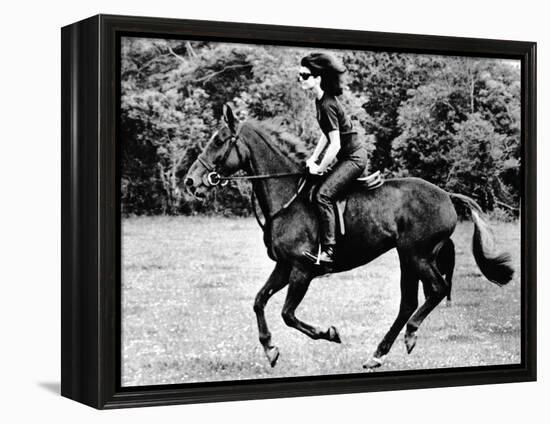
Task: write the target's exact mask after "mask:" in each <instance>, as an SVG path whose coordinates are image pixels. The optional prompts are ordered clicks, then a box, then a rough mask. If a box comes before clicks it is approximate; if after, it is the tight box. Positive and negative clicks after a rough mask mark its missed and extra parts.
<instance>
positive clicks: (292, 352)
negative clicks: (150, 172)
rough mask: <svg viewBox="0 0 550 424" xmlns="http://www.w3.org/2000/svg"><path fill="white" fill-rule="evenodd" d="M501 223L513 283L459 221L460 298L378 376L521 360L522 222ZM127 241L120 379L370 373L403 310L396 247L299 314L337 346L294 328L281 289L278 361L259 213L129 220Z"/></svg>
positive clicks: (396, 352) (327, 287) (329, 280)
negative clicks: (484, 258) (487, 273)
mask: <svg viewBox="0 0 550 424" xmlns="http://www.w3.org/2000/svg"><path fill="white" fill-rule="evenodd" d="M493 228H494V229H495V234H496V236H497V242H498V246H502V247H504V248H506V249H507V250H508V251H510V253H511V254H512V257H513V262H514V266H515V269H516V271H517V272H516V275H515V276H514V279H513V281H512V282H511V283H510V284H509V285H507V286H505V287H502V288H499V287H497V286H495V285H493V284H491V283H489V282H488V281H487V280H485V279H484V278H483V277H482V276H481V274H480V272H479V270H478V268H477V266H476V265H475V263H474V260H473V256H472V254H471V240H472V233H473V225H472V224H471V223H469V222H464V223H460V224H459V225H458V227H457V230H456V232H455V234H454V235H453V240H454V241H455V244H456V251H457V261H456V270H455V277H454V286H453V302H452V305H451V306H446V305H445V301H444V302H442V303H441V305H440V306H439V307H438V308H436V309H435V311H434V312H432V313H431V315H430V316H429V317H428V318H427V319H426V321H425V322H424V324H423V325H422V326H421V327H420V330H419V331H418V342H417V345H416V348H415V350H414V351H413V352H412V353H411V354H410V355H407V353H406V351H405V347H404V344H403V335H402V334H401V335H400V336H399V337H398V339H397V340H396V342H395V345H394V346H393V349H392V351H391V352H390V354H389V355H388V356H387V359H386V363H385V364H384V366H383V367H382V368H380V369H379V371H377V372H384V371H395V370H412V369H429V368H441V367H463V366H478V365H497V364H516V363H519V362H520V328H521V326H520V281H519V274H520V272H519V270H520V268H519V267H520V263H519V256H520V228H519V224H518V223H493ZM122 245H123V249H122V250H123V255H122V267H123V274H122V324H123V325H122V350H123V352H122V384H123V386H137V385H150V384H174V383H188V382H197V381H219V380H237V379H256V378H273V377H288V376H305V375H326V374H339V373H358V372H363V369H362V367H361V366H362V364H363V362H364V361H365V360H367V359H368V358H369V357H370V355H371V354H372V353H373V352H374V349H375V348H376V346H377V344H378V342H379V341H380V339H381V338H382V336H383V335H384V334H385V332H386V331H387V330H388V329H389V327H390V325H391V324H392V322H393V319H394V318H395V316H396V314H397V310H398V306H399V266H398V260H397V254H396V253H395V251H391V252H389V253H387V254H386V255H384V256H382V257H380V258H378V259H377V260H376V261H374V262H372V263H370V264H368V265H366V266H364V267H361V268H359V269H356V270H353V271H350V272H346V273H342V274H338V275H331V276H329V277H323V278H319V279H316V280H314V281H313V283H312V284H311V286H310V289H309V291H308V293H307V295H306V297H305V299H304V301H303V302H302V304H301V305H300V307H299V308H298V311H297V316H298V317H300V318H301V319H303V320H304V321H305V322H307V323H311V324H314V325H317V326H319V327H321V328H327V327H328V326H329V325H334V326H335V327H337V328H338V330H339V332H340V336H341V338H342V344H340V345H339V344H335V343H330V342H327V341H322V340H320V341H314V340H311V339H309V338H308V337H306V336H305V335H303V334H302V333H299V332H298V331H296V330H294V329H291V328H289V327H287V326H286V325H285V324H284V323H283V321H282V319H281V314H280V312H281V309H282V305H283V301H284V296H285V293H286V290H283V291H282V292H280V293H278V294H276V295H275V296H274V297H273V298H272V299H271V301H270V302H269V303H268V305H267V308H266V318H267V322H268V325H269V326H270V329H271V332H272V335H273V342H274V343H275V345H277V346H278V347H279V349H280V351H281V356H280V358H279V361H278V363H277V366H276V367H275V368H271V367H270V366H269V363H268V362H267V360H266V359H265V357H264V354H263V349H262V348H261V345H260V343H259V341H258V331H257V328H256V319H255V315H254V312H253V310H252V304H253V300H254V297H255V295H256V292H257V291H258V290H259V289H260V287H261V286H262V285H263V283H264V282H265V280H266V279H267V277H268V276H269V274H270V272H271V270H272V269H273V266H274V263H273V262H272V261H271V260H270V259H269V258H268V257H267V254H266V250H265V247H264V245H263V241H262V233H261V230H260V228H259V227H258V226H257V224H256V222H255V221H254V219H253V218H252V219H235V218H231V219H230V218H220V217H216V218H210V217H140V218H128V219H124V220H123V234H122ZM419 298H420V300H421V301H422V299H423V295H422V292H421V291H420V294H419Z"/></svg>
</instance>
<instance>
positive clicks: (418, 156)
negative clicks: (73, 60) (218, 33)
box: [121, 37, 521, 217]
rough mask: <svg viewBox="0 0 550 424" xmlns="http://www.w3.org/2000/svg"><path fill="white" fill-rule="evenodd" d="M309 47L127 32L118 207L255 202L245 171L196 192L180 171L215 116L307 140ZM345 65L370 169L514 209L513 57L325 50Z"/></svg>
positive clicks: (244, 207) (189, 209)
mask: <svg viewBox="0 0 550 424" xmlns="http://www.w3.org/2000/svg"><path fill="white" fill-rule="evenodd" d="M310 50H311V49H303V48H290V47H279V46H268V45H266V46H258V45H246V44H233V43H217V42H201V41H180V40H160V39H143V38H130V37H125V38H123V39H122V64H121V65H122V66H121V73H122V75H121V83H122V99H121V103H122V108H121V109H122V110H121V113H122V116H121V133H122V137H121V142H122V143H123V146H122V183H121V190H122V212H123V214H125V215H129V214H137V215H141V214H149V215H154V214H195V213H214V214H216V213H224V214H235V215H248V214H249V213H250V205H249V198H250V185H249V184H248V183H246V182H242V183H238V184H235V185H230V186H228V187H226V188H224V189H223V190H222V191H220V190H212V192H211V193H210V194H209V196H208V197H207V200H206V202H204V203H199V202H196V201H195V200H193V199H192V198H191V197H190V196H188V195H187V194H186V193H185V192H184V191H182V190H180V189H179V185H180V184H181V181H179V179H180V177H181V176H182V175H185V173H186V171H187V169H188V168H189V166H190V165H191V164H192V163H193V161H194V160H195V159H196V157H197V156H198V154H199V153H200V152H201V150H202V148H203V147H204V145H205V143H206V142H207V141H208V139H209V138H210V136H211V134H212V132H213V131H214V129H215V128H217V125H218V124H219V119H220V116H221V110H222V105H223V104H224V103H226V102H228V101H230V102H232V104H233V105H234V106H235V109H236V111H237V114H238V116H240V117H241V118H242V119H245V118H246V117H251V118H256V119H259V120H262V119H267V118H279V119H280V120H281V121H282V122H283V123H284V125H285V126H286V127H287V129H288V131H289V132H291V133H293V134H295V135H296V136H297V137H298V138H299V139H300V140H302V141H303V143H304V144H305V145H306V146H308V147H310V148H313V146H314V144H315V142H316V140H317V139H318V137H319V134H320V130H319V128H318V124H317V122H316V120H315V113H314V104H313V102H312V100H311V99H310V98H309V97H308V96H307V94H306V93H304V92H303V91H302V90H301V88H300V87H299V85H298V83H297V69H298V66H299V63H300V59H301V57H302V56H304V55H305V54H307V53H308V52H309V51H310ZM332 53H333V54H334V55H336V56H337V57H338V58H340V59H341V60H342V62H343V63H344V65H345V66H346V68H347V70H348V71H347V73H346V78H347V86H346V89H345V90H344V94H343V95H342V96H341V101H342V103H343V105H344V107H345V109H346V110H347V112H348V113H350V114H351V116H352V118H353V119H354V120H355V121H356V123H355V125H359V126H360V127H361V129H362V130H363V131H364V133H365V134H367V135H368V137H367V140H368V142H369V144H370V145H369V148H370V150H371V155H370V164H369V167H370V169H371V170H373V171H374V170H377V169H380V170H382V171H383V173H384V174H385V176H386V177H392V176H417V177H421V178H424V179H426V180H428V181H430V182H432V183H434V184H436V185H438V186H440V187H441V188H443V189H445V190H448V191H453V192H457V193H464V194H468V195H470V196H472V197H473V198H474V199H475V200H476V201H478V202H479V203H480V205H481V206H482V207H483V209H484V210H486V211H489V212H493V213H495V214H496V215H498V216H503V217H504V216H517V214H518V213H519V201H520V195H521V193H520V165H521V163H520V157H521V143H520V122H521V119H520V111H521V104H520V89H521V85H520V68H519V63H518V62H517V61H516V62H514V61H505V60H498V59H480V58H467V57H447V56H433V55H418V54H402V53H384V52H367V51H352V50H346V51H341V50H339V51H332Z"/></svg>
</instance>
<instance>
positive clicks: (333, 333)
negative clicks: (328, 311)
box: [328, 325, 342, 343]
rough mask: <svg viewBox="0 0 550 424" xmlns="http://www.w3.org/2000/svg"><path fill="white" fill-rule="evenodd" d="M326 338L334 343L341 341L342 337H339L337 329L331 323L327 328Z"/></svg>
mask: <svg viewBox="0 0 550 424" xmlns="http://www.w3.org/2000/svg"><path fill="white" fill-rule="evenodd" d="M328 340H329V341H330V342H334V343H342V339H340V334H338V330H337V329H336V328H335V327H333V326H332V325H331V326H330V327H329V329H328Z"/></svg>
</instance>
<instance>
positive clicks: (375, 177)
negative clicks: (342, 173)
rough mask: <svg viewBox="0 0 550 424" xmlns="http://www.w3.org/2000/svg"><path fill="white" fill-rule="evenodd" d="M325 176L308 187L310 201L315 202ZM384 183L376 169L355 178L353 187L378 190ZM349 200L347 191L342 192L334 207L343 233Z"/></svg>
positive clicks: (337, 222)
mask: <svg viewBox="0 0 550 424" xmlns="http://www.w3.org/2000/svg"><path fill="white" fill-rule="evenodd" d="M323 180H324V178H323V176H322V175H321V176H319V177H318V178H315V180H314V181H313V182H312V184H311V186H310V187H309V189H308V193H307V199H308V200H309V202H310V203H313V202H314V198H315V194H316V193H317V190H318V189H319V186H320V185H321V183H322V182H323ZM383 184H384V178H382V174H381V173H380V171H376V172H374V173H372V174H367V175H361V176H360V177H358V178H357V180H355V183H354V184H353V187H352V188H356V187H358V186H359V187H361V188H362V189H363V190H366V191H371V190H376V189H377V188H379V187H381V186H382V185H383ZM347 201H348V196H347V193H342V195H341V197H340V198H338V199H336V202H335V203H334V208H335V211H336V216H337V217H338V219H337V220H336V226H337V228H338V231H339V232H340V234H341V235H344V234H346V225H345V222H344V212H345V211H346V205H347Z"/></svg>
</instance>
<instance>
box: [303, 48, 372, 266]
mask: <svg viewBox="0 0 550 424" xmlns="http://www.w3.org/2000/svg"><path fill="white" fill-rule="evenodd" d="M301 65H302V66H301V68H300V73H299V79H300V81H301V87H302V89H303V90H308V91H312V92H313V93H314V94H315V107H316V110H317V121H318V123H319V126H320V127H321V131H322V133H323V134H322V135H321V138H320V139H319V141H318V142H317V146H316V147H315V150H314V151H313V154H312V155H311V157H310V158H309V159H308V160H307V161H306V165H307V168H308V170H309V172H310V173H311V174H315V175H321V174H323V173H325V172H326V171H327V170H328V167H329V165H330V164H331V163H332V162H333V161H334V159H335V158H336V159H337V163H336V164H335V165H334V167H333V168H332V170H330V171H328V175H327V176H326V178H325V180H324V182H323V183H322V184H321V186H320V187H319V190H318V191H317V194H316V196H315V204H316V206H317V210H318V212H319V217H320V221H321V222H320V224H321V227H320V229H321V252H320V254H319V256H318V257H317V263H329V264H330V263H332V262H333V261H334V259H333V255H334V246H335V245H336V230H335V228H336V219H335V215H334V204H333V203H334V200H335V199H336V197H337V196H338V194H340V193H342V191H343V190H344V189H345V188H346V187H348V186H349V185H350V183H352V182H353V181H354V180H355V179H357V177H359V176H360V175H361V174H363V172H364V171H365V168H366V166H367V149H366V146H365V143H364V142H362V140H359V139H358V137H357V132H356V131H354V129H353V125H352V123H351V120H350V119H349V116H348V115H347V114H346V113H345V111H344V109H343V108H342V105H341V104H340V102H339V101H338V98H337V96H339V95H340V94H342V78H341V77H342V74H343V73H344V72H345V71H346V68H344V66H343V65H342V64H340V63H338V62H337V61H336V59H335V58H334V57H332V56H330V55H328V54H326V53H311V54H309V55H307V56H305V57H303V58H302V61H301ZM325 149H326V150H325ZM323 152H324V155H323V156H322V157H321V153H323Z"/></svg>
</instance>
